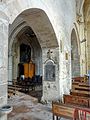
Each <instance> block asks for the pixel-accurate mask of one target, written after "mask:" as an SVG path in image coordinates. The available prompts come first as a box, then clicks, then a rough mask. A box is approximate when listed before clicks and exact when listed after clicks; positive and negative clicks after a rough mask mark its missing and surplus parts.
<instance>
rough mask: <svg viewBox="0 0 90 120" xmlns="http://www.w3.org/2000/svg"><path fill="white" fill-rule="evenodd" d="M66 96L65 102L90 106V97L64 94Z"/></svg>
mask: <svg viewBox="0 0 90 120" xmlns="http://www.w3.org/2000/svg"><path fill="white" fill-rule="evenodd" d="M63 97H64V103H65V104H71V105H75V106H82V107H87V108H89V107H90V103H89V101H90V98H88V97H80V96H74V95H65V94H64V95H63Z"/></svg>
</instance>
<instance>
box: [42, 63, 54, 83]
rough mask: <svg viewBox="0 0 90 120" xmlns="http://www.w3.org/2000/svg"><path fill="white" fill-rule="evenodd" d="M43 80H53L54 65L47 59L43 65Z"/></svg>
mask: <svg viewBox="0 0 90 120" xmlns="http://www.w3.org/2000/svg"><path fill="white" fill-rule="evenodd" d="M44 70H45V74H44V75H45V80H47V81H55V65H54V64H53V62H51V61H49V62H47V63H46V65H45V69H44Z"/></svg>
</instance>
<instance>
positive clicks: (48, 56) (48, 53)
mask: <svg viewBox="0 0 90 120" xmlns="http://www.w3.org/2000/svg"><path fill="white" fill-rule="evenodd" d="M51 53H53V52H52V51H51V50H50V49H49V50H48V52H47V58H49V59H51Z"/></svg>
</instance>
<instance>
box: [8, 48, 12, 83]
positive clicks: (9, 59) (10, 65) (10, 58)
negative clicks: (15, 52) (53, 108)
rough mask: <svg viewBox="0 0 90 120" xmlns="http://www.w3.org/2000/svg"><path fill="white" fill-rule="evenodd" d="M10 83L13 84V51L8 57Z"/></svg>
mask: <svg viewBox="0 0 90 120" xmlns="http://www.w3.org/2000/svg"><path fill="white" fill-rule="evenodd" d="M8 57H9V58H8V81H9V82H8V83H9V84H12V53H11V50H10V51H9V55H8Z"/></svg>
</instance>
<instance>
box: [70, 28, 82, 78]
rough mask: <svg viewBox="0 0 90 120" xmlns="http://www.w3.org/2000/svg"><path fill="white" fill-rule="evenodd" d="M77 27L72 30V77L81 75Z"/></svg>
mask: <svg viewBox="0 0 90 120" xmlns="http://www.w3.org/2000/svg"><path fill="white" fill-rule="evenodd" d="M77 39H78V38H77V35H76V32H75V29H72V32H71V69H72V77H76V76H80V56H79V48H78V47H79V46H78V40H77Z"/></svg>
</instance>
